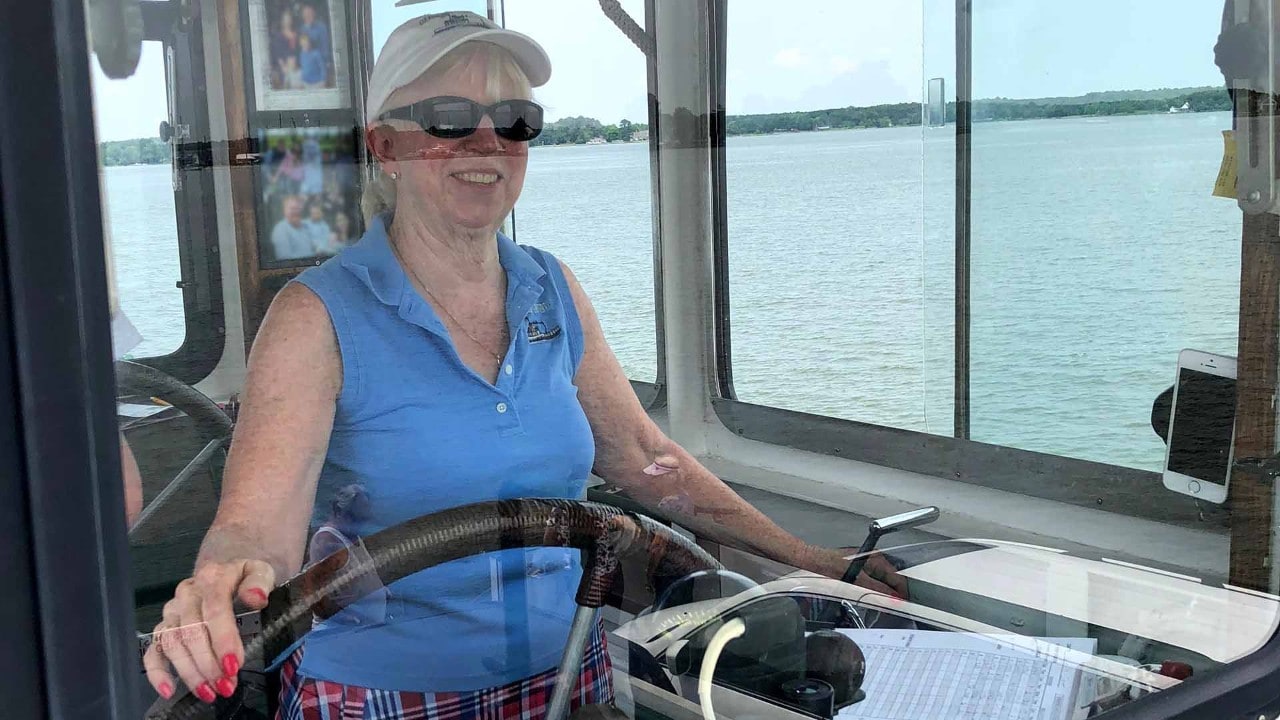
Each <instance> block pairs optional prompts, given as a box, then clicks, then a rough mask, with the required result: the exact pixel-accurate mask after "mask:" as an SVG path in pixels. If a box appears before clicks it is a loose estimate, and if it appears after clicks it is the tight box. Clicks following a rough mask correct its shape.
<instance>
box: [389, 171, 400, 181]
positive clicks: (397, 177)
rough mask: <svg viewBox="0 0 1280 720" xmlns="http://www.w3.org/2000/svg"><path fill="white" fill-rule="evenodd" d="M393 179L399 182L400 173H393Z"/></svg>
mask: <svg viewBox="0 0 1280 720" xmlns="http://www.w3.org/2000/svg"><path fill="white" fill-rule="evenodd" d="M391 179H392V180H399V179H400V173H398V172H393V173H391Z"/></svg>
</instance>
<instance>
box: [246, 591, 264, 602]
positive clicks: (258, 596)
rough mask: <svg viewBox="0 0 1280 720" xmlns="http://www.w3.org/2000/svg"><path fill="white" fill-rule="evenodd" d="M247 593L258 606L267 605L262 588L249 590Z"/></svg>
mask: <svg viewBox="0 0 1280 720" xmlns="http://www.w3.org/2000/svg"><path fill="white" fill-rule="evenodd" d="M248 593H249V597H250V598H252V599H253V602H255V603H257V604H259V605H266V604H267V594H266V593H264V592H262V588H249V590H248Z"/></svg>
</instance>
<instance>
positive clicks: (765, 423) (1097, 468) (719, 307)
mask: <svg viewBox="0 0 1280 720" xmlns="http://www.w3.org/2000/svg"><path fill="white" fill-rule="evenodd" d="M708 1H710V0H708ZM726 3H727V0H716V2H715V7H716V8H717V10H716V12H717V15H715V17H716V18H717V20H716V26H715V28H714V29H713V32H714V33H715V37H714V38H713V42H714V43H715V45H714V47H716V48H718V52H719V53H720V54H721V55H722V56H723V55H724V53H725V48H726V46H727V42H728V40H727V37H726V36H727V28H728V26H727V24H726V23H725V12H726V7H725V6H726ZM971 3H972V0H955V13H956V71H957V72H956V74H957V83H956V94H957V97H956V148H955V153H956V178H955V191H956V210H955V224H956V228H955V246H956V248H955V252H956V262H955V276H954V280H955V287H956V292H955V328H956V330H955V333H956V334H955V349H954V367H955V383H954V385H953V388H952V392H953V396H954V403H955V405H954V407H955V414H954V425H953V433H952V435H951V436H946V435H936V434H931V433H924V432H919V431H914V430H903V429H899V428H893V427H890V426H885V425H876V424H873V423H867V422H861V421H856V420H845V419H842V418H833V417H829V416H824V415H817V414H813V413H806V412H801V411H793V410H786V409H782V408H775V407H771V406H766V405H760V404H755V403H750V402H746V401H743V400H740V399H739V398H738V396H737V393H736V391H735V389H734V383H733V361H732V343H731V340H732V332H731V330H732V328H731V322H730V314H729V309H730V296H731V288H730V283H729V253H730V242H729V237H728V235H729V231H728V227H729V218H728V202H727V190H726V185H727V182H726V174H727V171H726V162H725V156H726V152H725V148H726V142H725V141H726V137H725V131H724V124H725V122H726V117H725V113H724V111H723V110H724V98H725V95H726V91H727V81H726V78H725V69H724V67H723V66H722V65H719V64H718V63H717V66H716V70H717V72H716V74H715V77H713V78H712V81H713V89H712V96H711V98H710V101H711V107H713V108H718V109H719V112H717V113H716V122H715V123H714V124H713V131H712V132H713V134H712V138H711V140H712V143H713V147H714V155H713V163H712V168H711V172H712V182H713V183H714V188H715V193H716V200H715V203H714V206H713V210H714V216H713V219H712V222H713V228H714V230H713V237H712V242H713V249H712V252H713V255H714V269H715V272H714V276H715V288H714V298H715V313H714V326H715V349H716V357H715V362H716V386H717V390H718V396H712V397H711V398H710V399H711V405H712V407H713V408H714V410H715V412H716V415H717V416H718V417H719V419H720V421H721V422H722V423H723V424H724V425H725V427H727V428H728V429H729V430H730V431H731V432H733V433H734V434H737V435H739V436H742V437H745V438H748V439H751V440H759V441H761V442H766V443H771V444H775V445H782V446H785V447H789V448H794V449H797V450H805V451H809V452H814V453H820V454H823V455H834V456H837V457H842V458H847V459H850V460H855V461H859V462H867V463H872V464H875V465H881V466H885V467H890V468H895V469H898V470H906V471H908V472H916V473H920V474H924V475H930V476H934V477H940V478H947V479H951V480H957V481H960V482H966V483H971V484H975V485H980V486H983V487H987V488H993V489H997V490H1005V491H1009V492H1015V493H1018V494H1021V495H1027V496H1031V497H1037V498H1042V499H1046V500H1055V501H1059V502H1065V503H1069V504H1072V505H1077V506H1081V507H1089V508H1093V509H1103V510H1107V511H1109V512H1113V513H1118V514H1121V515H1125V516H1130V517H1136V518H1141V519H1145V520H1154V521H1157V522H1168V523H1173V524H1176V525H1181V526H1184V527H1190V528H1195V529H1200V530H1203V529H1206V525H1207V523H1205V522H1202V521H1201V520H1200V515H1201V513H1202V512H1203V513H1204V514H1206V515H1207V516H1208V517H1210V519H1219V518H1220V515H1221V514H1222V512H1223V511H1222V510H1221V509H1219V508H1206V509H1199V508H1197V506H1196V503H1195V501H1194V500H1193V499H1191V498H1188V497H1185V496H1181V495H1177V494H1175V493H1171V492H1162V491H1160V490H1161V489H1162V487H1163V483H1162V480H1161V475H1160V473H1157V472H1151V471H1148V470H1140V469H1136V468H1129V467H1125V466H1121V465H1111V464H1107V463H1101V462H1096V461H1091V460H1084V459H1078V458H1071V457H1067V456H1062V455H1054V454H1051V453H1044V452H1037V451H1032V450H1023V449H1020V448H1013V447H1007V446H1001V445H994V444H988V443H982V442H976V441H973V440H971V439H970V438H969V427H970V426H969V414H970V403H969V399H970V398H969V367H970V351H969V326H970V303H969V301H970V294H969V285H970V272H969V269H970V267H969V260H970V242H969V240H970V203H971V200H972V145H971V139H972V119H971V115H970V111H971V104H970V103H971V100H972V97H971V96H972V87H973V85H972V54H973V53H972V36H973V29H972V8H971ZM1152 399H1153V400H1154V398H1152ZM1129 488H1145V489H1150V490H1153V491H1157V492H1150V493H1137V492H1135V491H1132V490H1129ZM1135 500H1140V501H1135ZM1223 532H1224V533H1225V532H1226V531H1225V530H1223Z"/></svg>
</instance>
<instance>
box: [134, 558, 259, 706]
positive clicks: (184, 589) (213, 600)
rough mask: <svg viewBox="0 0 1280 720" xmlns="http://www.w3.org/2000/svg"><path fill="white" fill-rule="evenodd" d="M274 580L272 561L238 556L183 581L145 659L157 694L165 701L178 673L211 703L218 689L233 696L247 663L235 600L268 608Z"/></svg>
mask: <svg viewBox="0 0 1280 720" xmlns="http://www.w3.org/2000/svg"><path fill="white" fill-rule="evenodd" d="M275 579H276V573H275V570H274V569H273V568H272V567H271V565H269V564H268V563H265V562H263V561H261V560H233V561H231V562H223V563H207V564H205V565H202V566H201V567H200V568H199V569H197V570H196V572H195V575H193V576H192V577H189V578H187V579H186V580H183V581H182V582H181V583H179V584H178V589H177V591H176V592H175V593H174V596H173V599H172V600H170V601H169V602H167V603H165V606H164V616H163V618H162V619H161V621H160V623H159V624H158V625H156V627H155V631H154V634H153V635H152V642H151V646H150V647H149V648H147V652H146V654H145V655H143V657H142V664H143V667H145V668H146V671H147V680H148V682H150V683H151V686H152V687H154V688H155V690H156V692H157V693H159V694H160V696H161V697H163V698H165V699H166V700H167V699H169V698H171V697H173V694H174V688H175V687H176V684H175V681H174V677H173V674H172V673H175V672H176V673H177V675H178V677H180V678H181V679H182V682H183V684H185V685H186V686H187V687H188V688H189V689H190V690H191V692H193V693H194V694H195V695H196V697H198V698H200V699H201V700H203V701H204V702H206V703H212V702H213V701H214V700H215V699H216V696H215V693H216V694H217V695H221V696H223V697H231V694H232V693H233V692H234V691H235V688H236V674H237V673H239V672H240V668H241V667H243V666H244V645H243V643H241V642H240V632H239V629H238V627H237V625H236V617H235V613H234V611H233V609H232V603H233V601H234V600H238V601H239V602H240V603H241V604H242V605H244V606H245V607H247V608H248V609H251V610H261V609H262V608H264V607H266V606H267V593H269V592H270V591H271V589H272V588H274V587H275ZM171 671H172V672H171Z"/></svg>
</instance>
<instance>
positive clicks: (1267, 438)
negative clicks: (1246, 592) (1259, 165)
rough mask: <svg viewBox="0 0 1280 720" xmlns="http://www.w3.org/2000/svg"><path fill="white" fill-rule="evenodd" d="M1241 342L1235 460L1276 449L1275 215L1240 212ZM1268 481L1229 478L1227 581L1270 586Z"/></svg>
mask: <svg viewBox="0 0 1280 720" xmlns="http://www.w3.org/2000/svg"><path fill="white" fill-rule="evenodd" d="M1240 266H1241V267H1240V345H1239V357H1238V361H1237V376H1238V378H1239V379H1238V381H1237V383H1236V387H1237V402H1236V440H1235V458H1236V461H1237V462H1239V461H1241V460H1249V459H1261V458H1269V457H1271V456H1272V455H1274V454H1275V453H1276V451H1277V442H1276V441H1277V437H1276V407H1275V398H1276V387H1277V368H1278V366H1280V352H1277V329H1278V327H1280V326H1278V325H1277V322H1278V320H1280V216H1276V215H1274V214H1271V213H1264V214H1258V215H1245V216H1244V231H1243V249H1242V252H1241V257H1240ZM1274 494H1275V488H1274V481H1273V480H1271V479H1270V478H1268V477H1267V476H1266V474H1265V473H1259V472H1257V471H1251V470H1249V469H1247V468H1241V466H1240V465H1237V469H1236V470H1235V471H1234V472H1233V473H1232V476H1231V488H1230V495H1229V497H1230V503H1231V572H1230V581H1231V583H1232V584H1234V585H1237V586H1240V587H1245V588H1250V589H1253V590H1260V591H1268V590H1270V591H1272V592H1274V591H1275V589H1274V588H1270V584H1271V569H1270V566H1271V564H1272V563H1274V562H1275V560H1274V559H1271V558H1270V554H1271V533H1272V517H1271V516H1272V504H1273V501H1274Z"/></svg>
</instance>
